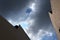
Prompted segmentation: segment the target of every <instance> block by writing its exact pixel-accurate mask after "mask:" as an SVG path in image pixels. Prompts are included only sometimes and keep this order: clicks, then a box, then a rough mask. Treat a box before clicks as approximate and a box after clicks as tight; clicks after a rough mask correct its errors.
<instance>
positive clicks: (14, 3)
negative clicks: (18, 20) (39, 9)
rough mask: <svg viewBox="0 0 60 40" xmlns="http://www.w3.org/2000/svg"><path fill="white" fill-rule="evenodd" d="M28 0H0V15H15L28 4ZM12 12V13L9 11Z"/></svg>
mask: <svg viewBox="0 0 60 40" xmlns="http://www.w3.org/2000/svg"><path fill="white" fill-rule="evenodd" d="M28 2H29V0H0V15H3V16H8V17H9V14H11V15H15V14H17V12H18V11H20V10H22V8H24V7H26V5H28ZM10 12H13V13H10Z"/></svg>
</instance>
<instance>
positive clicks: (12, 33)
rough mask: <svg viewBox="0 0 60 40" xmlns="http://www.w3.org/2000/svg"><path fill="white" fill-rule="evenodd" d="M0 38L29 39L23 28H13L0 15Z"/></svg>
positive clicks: (7, 39) (11, 39)
mask: <svg viewBox="0 0 60 40" xmlns="http://www.w3.org/2000/svg"><path fill="white" fill-rule="evenodd" d="M0 40H30V39H29V37H28V36H27V35H26V33H25V32H24V30H23V29H22V28H21V27H19V28H18V29H16V28H14V27H13V26H12V25H11V24H10V23H9V22H8V21H7V20H5V19H4V18H3V17H1V16H0Z"/></svg>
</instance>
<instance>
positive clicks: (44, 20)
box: [29, 0, 52, 33]
mask: <svg viewBox="0 0 60 40" xmlns="http://www.w3.org/2000/svg"><path fill="white" fill-rule="evenodd" d="M41 1H42V3H41V5H40V7H39V10H38V11H37V12H36V13H35V14H34V15H31V17H30V18H31V19H32V20H34V23H33V24H32V25H31V26H30V27H29V31H30V30H31V31H32V33H37V32H38V31H39V30H40V29H43V30H48V29H49V28H50V27H51V28H52V24H51V20H50V18H49V14H48V11H49V10H50V1H49V0H41ZM40 10H41V11H40ZM50 31H51V30H50Z"/></svg>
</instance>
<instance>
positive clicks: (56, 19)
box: [49, 0, 60, 40]
mask: <svg viewBox="0 0 60 40" xmlns="http://www.w3.org/2000/svg"><path fill="white" fill-rule="evenodd" d="M50 2H51V8H52V12H53V13H52V14H51V13H49V15H50V18H51V21H52V24H53V26H54V28H55V31H56V33H57V37H58V40H60V32H59V28H60V0H50Z"/></svg>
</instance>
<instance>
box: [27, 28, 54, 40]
mask: <svg viewBox="0 0 60 40" xmlns="http://www.w3.org/2000/svg"><path fill="white" fill-rule="evenodd" d="M28 36H29V37H30V39H31V40H42V39H43V37H44V36H48V37H52V36H53V33H52V32H49V31H45V30H42V29H40V30H39V31H38V32H37V33H36V34H33V33H28Z"/></svg>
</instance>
